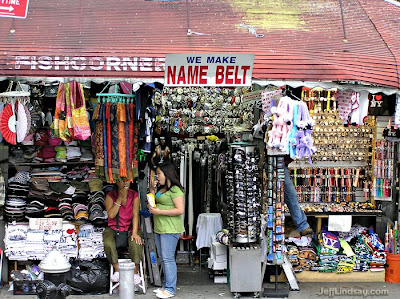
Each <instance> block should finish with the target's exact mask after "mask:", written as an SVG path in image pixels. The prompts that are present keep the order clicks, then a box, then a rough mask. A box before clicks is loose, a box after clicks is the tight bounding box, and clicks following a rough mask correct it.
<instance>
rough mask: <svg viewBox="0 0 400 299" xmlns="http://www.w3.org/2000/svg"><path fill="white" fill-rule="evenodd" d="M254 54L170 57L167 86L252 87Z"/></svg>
mask: <svg viewBox="0 0 400 299" xmlns="http://www.w3.org/2000/svg"><path fill="white" fill-rule="evenodd" d="M253 63H254V54H223V53H219V54H198V55H197V54H167V55H166V57H165V78H164V79H165V80H164V84H165V85H166V86H250V85H251V75H252V72H253Z"/></svg>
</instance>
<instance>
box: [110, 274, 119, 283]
mask: <svg viewBox="0 0 400 299" xmlns="http://www.w3.org/2000/svg"><path fill="white" fill-rule="evenodd" d="M111 281H112V282H118V281H119V272H114V273H113V275H112V276H111Z"/></svg>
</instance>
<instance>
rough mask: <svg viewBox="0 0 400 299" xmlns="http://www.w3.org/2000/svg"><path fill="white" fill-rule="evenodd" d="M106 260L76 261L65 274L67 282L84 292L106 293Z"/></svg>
mask: <svg viewBox="0 0 400 299" xmlns="http://www.w3.org/2000/svg"><path fill="white" fill-rule="evenodd" d="M109 278H110V271H109V265H108V262H107V261H100V260H93V261H76V262H75V263H74V264H72V267H71V270H70V271H69V273H68V274H67V277H66V280H67V284H68V285H69V286H71V287H72V288H73V289H74V291H75V292H76V291H78V292H79V293H85V294H88V293H90V294H106V293H108V286H109V282H110V279H109Z"/></svg>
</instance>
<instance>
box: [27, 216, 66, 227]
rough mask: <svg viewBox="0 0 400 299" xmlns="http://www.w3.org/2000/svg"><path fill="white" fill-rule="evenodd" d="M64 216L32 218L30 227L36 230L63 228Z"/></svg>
mask: <svg viewBox="0 0 400 299" xmlns="http://www.w3.org/2000/svg"><path fill="white" fill-rule="evenodd" d="M62 227H63V223H62V218H30V219H29V228H30V229H35V230H56V229H62Z"/></svg>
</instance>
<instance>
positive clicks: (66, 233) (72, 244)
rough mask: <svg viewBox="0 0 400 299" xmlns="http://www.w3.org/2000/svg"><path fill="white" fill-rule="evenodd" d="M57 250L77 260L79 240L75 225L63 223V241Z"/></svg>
mask: <svg viewBox="0 0 400 299" xmlns="http://www.w3.org/2000/svg"><path fill="white" fill-rule="evenodd" d="M57 249H58V250H60V251H61V252H62V253H63V254H64V255H65V256H67V257H69V258H76V257H77V256H78V240H77V234H76V230H75V225H73V224H70V223H63V233H62V239H61V241H60V243H58V244H57Z"/></svg>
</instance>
